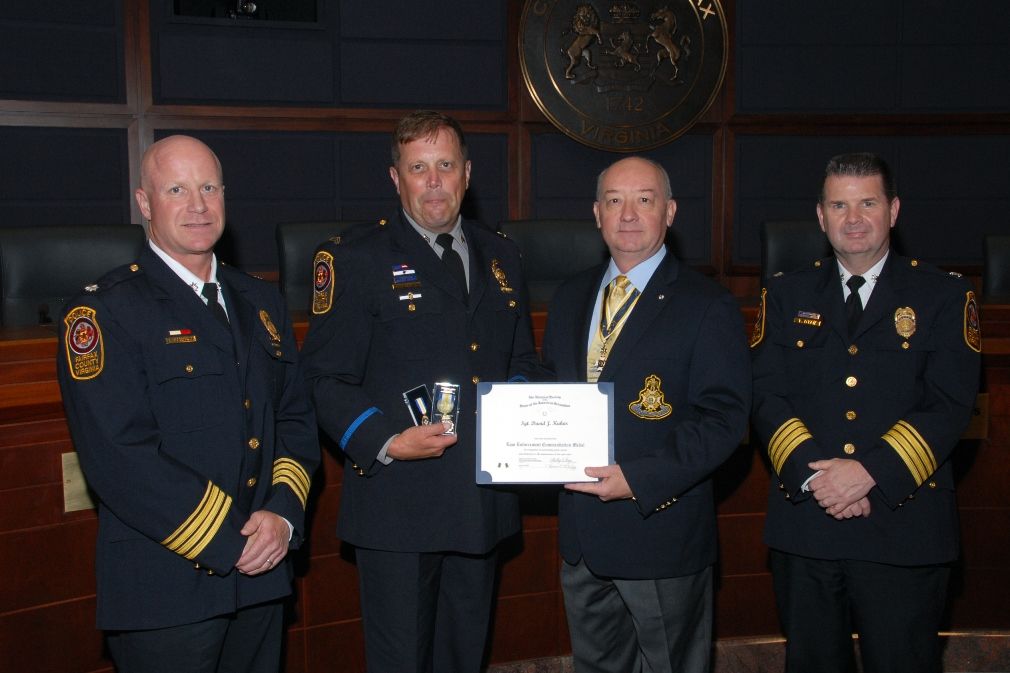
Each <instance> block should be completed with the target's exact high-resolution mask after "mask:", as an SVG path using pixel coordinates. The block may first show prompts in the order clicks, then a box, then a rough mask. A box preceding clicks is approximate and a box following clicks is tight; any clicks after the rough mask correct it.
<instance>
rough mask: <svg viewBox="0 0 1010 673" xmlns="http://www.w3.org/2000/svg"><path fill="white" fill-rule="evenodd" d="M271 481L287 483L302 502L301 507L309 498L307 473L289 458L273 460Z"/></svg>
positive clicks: (303, 506)
mask: <svg viewBox="0 0 1010 673" xmlns="http://www.w3.org/2000/svg"><path fill="white" fill-rule="evenodd" d="M273 483H274V484H275V485H276V484H287V486H288V487H289V488H290V489H291V490H292V491H294V492H295V495H296V496H298V499H299V500H300V501H301V503H302V509H304V508H305V503H306V502H307V501H308V499H309V485H310V481H309V473H308V472H306V471H305V468H304V467H302V466H301V465H299V464H298V463H296V462H295V461H293V460H291V459H290V458H278V459H277V460H275V461H274V479H273Z"/></svg>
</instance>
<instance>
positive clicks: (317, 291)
mask: <svg viewBox="0 0 1010 673" xmlns="http://www.w3.org/2000/svg"><path fill="white" fill-rule="evenodd" d="M333 282H334V278H333V255H331V254H330V253H328V252H326V251H325V250H320V251H318V252H317V253H316V257H315V259H314V260H313V262H312V313H313V315H322V314H323V313H328V312H329V310H330V309H331V308H333Z"/></svg>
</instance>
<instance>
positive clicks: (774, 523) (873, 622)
mask: <svg viewBox="0 0 1010 673" xmlns="http://www.w3.org/2000/svg"><path fill="white" fill-rule="evenodd" d="M751 344H752V352H753V362H754V427H755V430H756V433H757V435H758V437H759V438H760V441H761V442H762V444H763V445H764V446H766V447H767V450H768V457H769V461H770V463H771V466H772V469H773V471H774V474H773V478H772V484H771V490H770V493H769V500H768V514H767V517H766V522H765V542H766V543H767V544H768V545H769V547H771V549H772V552H771V569H772V574H773V578H774V585H775V591H776V599H777V603H778V608H779V616H780V618H781V620H782V624H783V630H784V632H785V634H786V636H787V638H788V644H787V670H788V671H791V672H792V673H802V672H804V671H818V672H821V671H827V672H829V673H830V672H833V671H838V672H842V671H850V670H853V652H852V641H851V634H852V633H853V631H855V632H858V634H859V649H860V654H861V658H862V664H863V670H864V671H866V673H885V672H886V673H895V672H903V671H907V672H909V673H912V672H913V671H914V672H915V673H920V672H922V671H939V670H940V669H939V667H940V656H939V644H938V640H937V629H938V627H939V626H940V621H941V616H942V613H943V608H944V599H945V595H946V584H947V578H948V575H949V564H950V563H951V562H952V561H953V560H954V559H955V558H956V557H957V554H958V550H959V540H958V524H957V507H956V503H955V499H954V479H953V474H952V470H951V466H950V461H949V457H950V454H951V452H952V451H953V449H954V447H955V445H956V444H957V441H958V438H959V437H960V435H961V433H962V432H963V430H964V427H965V425H966V424H967V421H968V418H969V415H970V413H971V408H972V406H973V404H974V400H975V394H976V392H977V389H978V373H979V350H978V349H979V348H980V345H981V335H980V334H979V325H978V309H977V306H976V305H975V299H974V294H973V293H972V291H971V286H970V284H969V283H968V282H967V281H965V280H964V279H962V278H960V276H957V275H956V274H947V273H944V272H942V271H940V270H939V269H936V268H935V267H932V266H930V265H928V264H923V263H920V262H918V261H916V260H911V259H907V258H903V257H899V256H896V255H894V254H893V253H891V254H890V255H889V257H888V259H887V261H886V262H885V264H884V267H883V269H882V271H881V273H880V276H879V277H878V279H877V282H876V285H875V287H874V289H873V293H872V294H871V296H870V300H869V302H868V303H867V305H866V308H865V309H864V311H863V314H862V317H861V319H860V322H859V325H858V328H857V329H856V331H855V333H854V334H853V335H852V336H850V335H849V331H848V327H847V324H846V316H845V308H844V304H843V300H842V288H841V282H840V281H839V273H838V266H837V263H836V261H835V260H834V258H830V259H826V260H822V261H819V262H817V263H816V264H812V265H811V266H810V267H809V268H808V269H803V270H799V271H796V272H793V273H790V274H786V275H785V276H782V277H778V278H773V279H772V280H771V281H770V283H769V285H768V288H767V290H766V291H764V292H763V297H762V306H761V309H760V311H759V314H758V319H757V324H756V326H755V332H754V336H753V338H752V340H751ZM832 458H839V459H853V460H857V461H860V462H861V463H862V465H863V466H864V467H865V468H866V470H867V471H868V472H869V473H870V475H871V476H872V477H873V478H874V480H875V481H876V486H875V487H874V488H872V489H871V490H870V492H869V494H868V498H869V502H870V507H871V512H870V514H869V516H867V517H855V518H851V519H843V520H836V519H835V518H833V517H831V516H828V515H827V514H825V512H824V510H823V509H822V508H821V507H820V506H819V505H818V504H817V501H816V500H815V499H814V498H813V497H811V494H810V493H809V492H805V491H803V490H802V485H803V483H804V482H805V481H806V480H807V479H808V478H809V477H810V476H812V474H813V472H812V470H811V469H810V468H809V467H808V464H809V463H810V462H812V461H815V460H822V459H823V460H827V459H832Z"/></svg>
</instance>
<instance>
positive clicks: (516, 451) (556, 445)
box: [477, 382, 614, 484]
mask: <svg viewBox="0 0 1010 673" xmlns="http://www.w3.org/2000/svg"><path fill="white" fill-rule="evenodd" d="M613 462H614V384H613V383H611V382H605V383H479V384H477V483H478V484H568V483H572V482H576V481H583V482H586V481H597V479H596V478H595V477H587V476H586V473H585V471H584V470H585V468H587V467H591V466H596V467H598V466H600V465H611V464H613Z"/></svg>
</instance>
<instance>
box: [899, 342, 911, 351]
mask: <svg viewBox="0 0 1010 673" xmlns="http://www.w3.org/2000/svg"><path fill="white" fill-rule="evenodd" d="M901 347H902V348H904V349H905V350H906V351H907V350H908V349H909V345H908V342H907V341H904V342H902V344H901Z"/></svg>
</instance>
